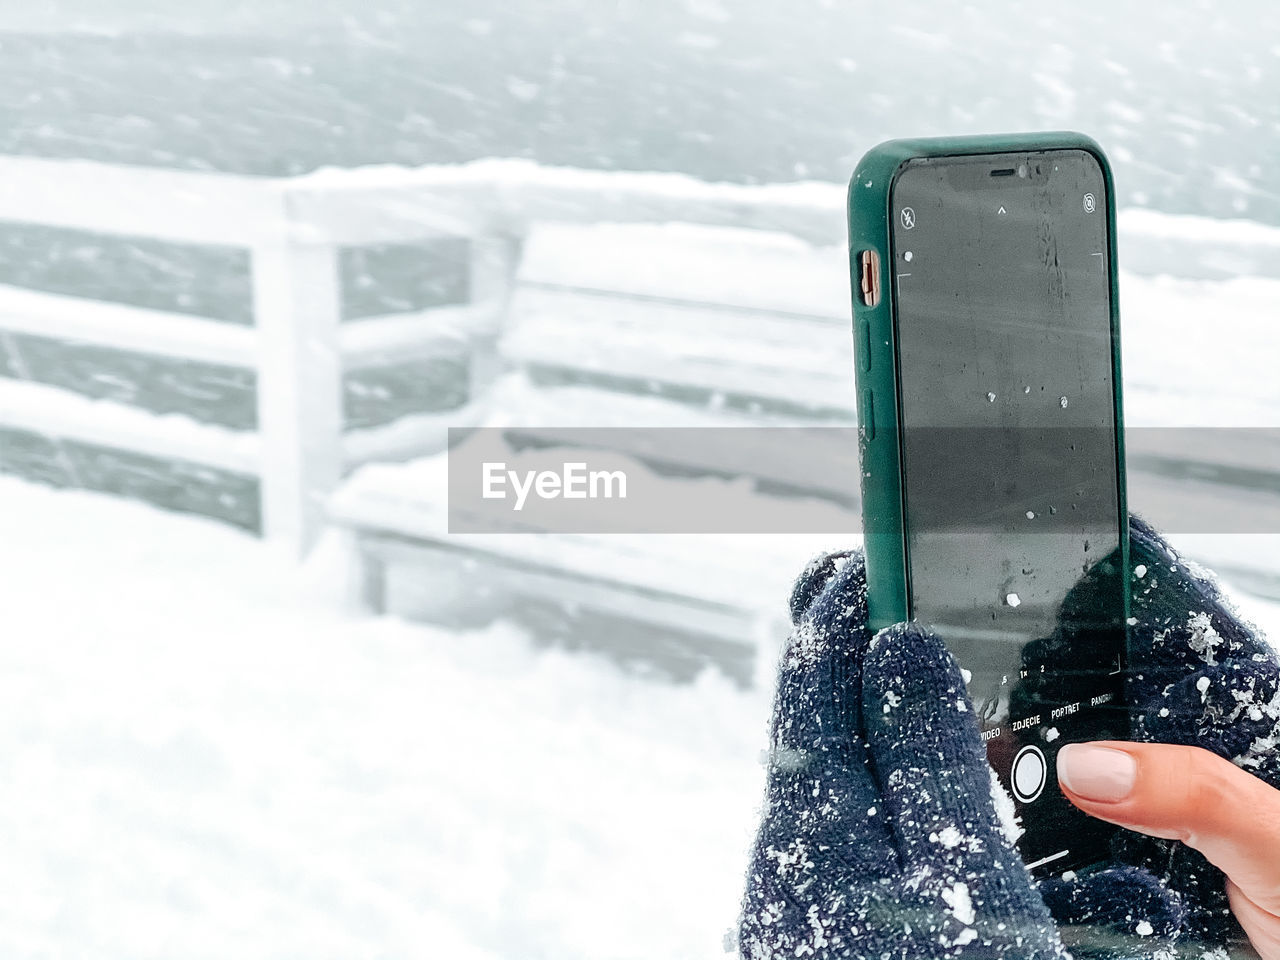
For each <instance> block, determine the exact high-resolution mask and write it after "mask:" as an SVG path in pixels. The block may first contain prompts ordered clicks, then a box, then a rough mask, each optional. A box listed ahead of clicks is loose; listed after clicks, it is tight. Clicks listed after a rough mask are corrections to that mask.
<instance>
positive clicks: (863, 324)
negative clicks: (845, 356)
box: [857, 320, 871, 372]
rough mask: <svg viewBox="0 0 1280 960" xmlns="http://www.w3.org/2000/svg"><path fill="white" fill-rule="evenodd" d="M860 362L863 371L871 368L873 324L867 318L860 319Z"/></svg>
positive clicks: (858, 352)
mask: <svg viewBox="0 0 1280 960" xmlns="http://www.w3.org/2000/svg"><path fill="white" fill-rule="evenodd" d="M857 354H858V362H859V364H860V365H861V366H862V369H863V372H866V371H867V370H870V369H871V324H870V323H868V322H867V321H866V320H859V321H858V349H857Z"/></svg>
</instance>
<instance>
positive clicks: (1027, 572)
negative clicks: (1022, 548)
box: [1022, 567, 1035, 577]
mask: <svg viewBox="0 0 1280 960" xmlns="http://www.w3.org/2000/svg"><path fill="white" fill-rule="evenodd" d="M1034 569H1035V568H1034V567H1023V568H1022V575H1023V576H1024V577H1029V576H1031V574H1032V572H1033V570H1034Z"/></svg>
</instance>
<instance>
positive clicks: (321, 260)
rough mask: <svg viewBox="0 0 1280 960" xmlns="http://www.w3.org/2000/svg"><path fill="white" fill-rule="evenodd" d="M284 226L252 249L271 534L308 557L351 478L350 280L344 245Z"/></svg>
mask: <svg viewBox="0 0 1280 960" xmlns="http://www.w3.org/2000/svg"><path fill="white" fill-rule="evenodd" d="M282 199H283V198H282ZM281 213H282V215H283V214H284V213H285V211H283V210H282V211H281ZM282 226H285V227H286V229H283V230H282V231H281V233H280V235H279V236H278V237H272V238H270V239H269V240H264V241H263V242H262V243H261V244H259V245H258V246H255V247H254V248H253V251H252V253H253V267H252V270H253V310H254V320H255V323H256V324H257V332H258V346H259V363H258V430H259V437H260V438H261V445H262V457H261V473H260V477H261V503H262V531H263V536H264V537H266V538H267V539H268V540H270V541H273V542H275V543H279V544H281V545H283V546H284V547H286V548H287V549H288V550H289V551H290V552H291V553H292V554H293V555H294V556H295V557H299V558H300V557H302V556H304V555H305V554H306V553H307V551H308V550H309V549H310V548H311V546H312V545H313V544H314V542H315V540H316V537H317V536H318V535H319V532H320V530H321V528H322V526H323V523H324V513H325V500H326V498H327V497H328V495H329V494H330V493H331V492H332V491H333V489H334V488H335V487H336V486H337V484H338V481H339V480H340V479H341V477H342V426H343V412H342V355H341V351H340V348H339V344H338V324H339V321H340V320H341V313H342V290H341V279H342V278H341V274H340V272H339V268H338V250H337V247H336V246H334V245H333V244H332V243H326V242H313V243H306V242H301V241H299V240H298V239H296V238H294V237H291V236H290V235H289V231H288V229H287V224H282Z"/></svg>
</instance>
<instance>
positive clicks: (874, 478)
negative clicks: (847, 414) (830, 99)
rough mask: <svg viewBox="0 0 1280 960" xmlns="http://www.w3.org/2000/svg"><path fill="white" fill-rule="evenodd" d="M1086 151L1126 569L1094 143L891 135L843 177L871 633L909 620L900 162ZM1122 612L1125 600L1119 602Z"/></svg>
mask: <svg viewBox="0 0 1280 960" xmlns="http://www.w3.org/2000/svg"><path fill="white" fill-rule="evenodd" d="M1038 150H1084V151H1087V152H1088V153H1091V154H1092V155H1093V156H1094V157H1095V158H1096V159H1097V161H1098V164H1099V165H1100V166H1101V168H1102V173H1103V177H1104V180H1105V183H1106V206H1107V248H1108V260H1109V262H1110V264H1111V270H1110V274H1111V362H1112V375H1113V379H1114V383H1115V414H1116V427H1117V429H1116V447H1117V450H1116V455H1117V456H1116V461H1117V463H1118V464H1119V490H1118V493H1119V504H1120V511H1121V517H1122V524H1121V526H1122V535H1121V537H1120V550H1121V559H1122V562H1123V567H1122V569H1124V570H1128V569H1129V537H1128V522H1127V518H1128V505H1127V499H1126V496H1125V466H1124V417H1123V410H1122V403H1121V394H1122V389H1121V379H1120V307H1119V302H1120V299H1119V290H1118V286H1117V279H1116V278H1117V276H1118V270H1117V267H1116V263H1117V260H1116V210H1115V190H1114V186H1113V180H1112V175H1111V165H1110V164H1109V163H1108V162H1107V158H1106V155H1105V154H1104V153H1103V152H1102V148H1101V147H1100V146H1098V144H1097V143H1095V142H1094V141H1093V140H1092V139H1091V138H1089V137H1086V136H1084V135H1083V134H1079V133H1067V132H1054V133H1024V134H1004V135H995V136H981V137H942V138H931V139H919V140H889V141H887V142H885V143H882V144H880V145H879V146H876V147H873V148H872V149H871V150H870V151H869V152H868V153H867V154H866V156H864V157H863V158H862V160H861V161H860V162H859V163H858V166H857V169H856V170H855V171H854V174H853V177H852V178H851V179H850V181H849V196H848V219H849V275H850V279H851V287H852V290H853V320H854V328H853V329H854V338H853V339H854V354H855V363H854V367H855V371H856V379H857V390H858V400H857V406H858V425H859V427H860V430H859V451H860V454H861V462H862V478H861V488H862V516H863V531H864V537H865V548H866V560H867V604H868V617H869V622H870V625H871V628H872V629H873V630H878V629H881V628H883V627H886V626H889V625H890V624H894V623H899V622H901V621H903V620H906V619H908V618H909V617H910V616H911V611H910V609H909V602H908V597H909V591H908V577H909V566H908V557H907V546H906V530H905V526H904V522H903V520H904V518H903V499H902V470H901V449H900V435H899V431H898V410H899V406H898V401H899V397H898V382H897V380H898V378H897V369H898V364H897V342H896V336H895V325H894V318H895V310H896V307H895V303H894V289H893V283H892V267H893V262H894V259H893V250H892V238H891V233H890V230H889V222H890V220H889V202H890V196H891V192H892V188H893V183H894V180H895V178H896V177H897V175H898V172H899V170H900V169H901V167H902V166H903V164H905V163H906V162H907V161H908V160H912V159H915V158H918V157H951V156H972V155H974V154H983V153H1025V152H1029V151H1038ZM867 249H873V250H876V251H877V252H878V253H879V255H880V290H881V296H880V302H879V303H878V304H877V305H876V306H874V307H868V306H866V305H865V304H864V303H863V302H862V299H861V296H860V291H859V282H858V281H859V276H858V273H859V267H858V255H859V253H861V252H862V251H863V250H867ZM1125 604H1126V610H1125V616H1126V617H1127V616H1128V610H1127V605H1128V597H1127V596H1126V598H1125Z"/></svg>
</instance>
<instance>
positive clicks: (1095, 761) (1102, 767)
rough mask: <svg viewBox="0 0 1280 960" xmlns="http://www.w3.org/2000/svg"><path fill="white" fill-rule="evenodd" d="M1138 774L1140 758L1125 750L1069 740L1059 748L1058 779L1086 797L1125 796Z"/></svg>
mask: <svg viewBox="0 0 1280 960" xmlns="http://www.w3.org/2000/svg"><path fill="white" fill-rule="evenodd" d="M1137 776H1138V764H1137V761H1135V760H1134V759H1133V757H1131V756H1129V754H1127V753H1125V752H1124V751H1122V750H1111V749H1109V748H1107V747H1095V746H1094V745H1093V744H1091V743H1069V744H1067V745H1066V746H1065V747H1063V748H1062V749H1061V750H1059V751H1058V782H1059V783H1061V784H1062V785H1063V786H1064V787H1066V788H1067V789H1068V790H1070V791H1071V792H1072V793H1074V794H1076V795H1078V796H1081V797H1083V798H1084V799H1086V800H1103V801H1109V802H1115V801H1116V800H1123V799H1124V798H1125V797H1127V796H1128V795H1129V794H1130V793H1132V792H1133V781H1134V780H1135V779H1136V778H1137Z"/></svg>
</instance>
